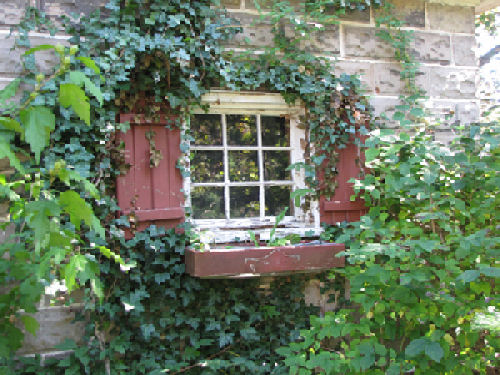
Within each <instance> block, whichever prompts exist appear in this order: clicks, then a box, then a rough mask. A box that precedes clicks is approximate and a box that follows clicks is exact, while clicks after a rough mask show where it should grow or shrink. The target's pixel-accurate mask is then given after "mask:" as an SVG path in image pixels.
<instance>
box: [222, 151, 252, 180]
mask: <svg viewBox="0 0 500 375" xmlns="http://www.w3.org/2000/svg"><path fill="white" fill-rule="evenodd" d="M228 154H229V179H230V180H231V181H259V167H258V164H257V151H229V153H228Z"/></svg>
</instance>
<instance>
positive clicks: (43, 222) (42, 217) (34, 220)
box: [26, 200, 61, 251]
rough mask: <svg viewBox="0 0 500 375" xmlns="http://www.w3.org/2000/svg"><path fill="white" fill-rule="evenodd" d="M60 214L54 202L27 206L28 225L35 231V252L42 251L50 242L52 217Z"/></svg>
mask: <svg viewBox="0 0 500 375" xmlns="http://www.w3.org/2000/svg"><path fill="white" fill-rule="evenodd" d="M60 212H61V211H60V208H59V206H58V205H57V203H56V202H54V201H49V200H40V201H33V202H29V203H28V204H27V205H26V216H27V218H28V220H27V223H28V226H29V227H30V228H31V229H33V231H34V237H35V238H34V242H35V251H40V249H41V248H42V246H44V245H45V244H46V243H47V241H48V240H49V233H50V217H53V216H59V214H60Z"/></svg>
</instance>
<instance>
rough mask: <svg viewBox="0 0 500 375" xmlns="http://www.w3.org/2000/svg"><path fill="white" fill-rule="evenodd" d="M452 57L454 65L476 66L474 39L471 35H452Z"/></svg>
mask: <svg viewBox="0 0 500 375" xmlns="http://www.w3.org/2000/svg"><path fill="white" fill-rule="evenodd" d="M451 42H452V45H453V55H454V56H455V65H459V66H477V65H478V62H477V58H476V49H477V42H476V37H475V36H473V35H471V36H467V35H452V36H451Z"/></svg>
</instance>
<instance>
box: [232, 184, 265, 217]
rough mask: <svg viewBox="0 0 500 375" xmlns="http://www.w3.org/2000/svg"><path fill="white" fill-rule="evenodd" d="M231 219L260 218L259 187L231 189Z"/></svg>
mask: <svg viewBox="0 0 500 375" xmlns="http://www.w3.org/2000/svg"><path fill="white" fill-rule="evenodd" d="M229 196H230V199H229V201H230V215H231V218H233V219H234V218H241V217H252V216H253V217H255V216H259V213H260V204H259V187H258V186H243V187H239V186H238V187H231V188H229Z"/></svg>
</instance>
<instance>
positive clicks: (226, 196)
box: [221, 115, 230, 220]
mask: <svg viewBox="0 0 500 375" xmlns="http://www.w3.org/2000/svg"><path fill="white" fill-rule="evenodd" d="M221 120H222V146H223V147H224V151H223V154H224V155H223V158H224V213H225V216H226V219H227V220H229V219H230V207H229V204H230V202H229V197H230V195H229V156H228V151H227V123H226V115H221Z"/></svg>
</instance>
